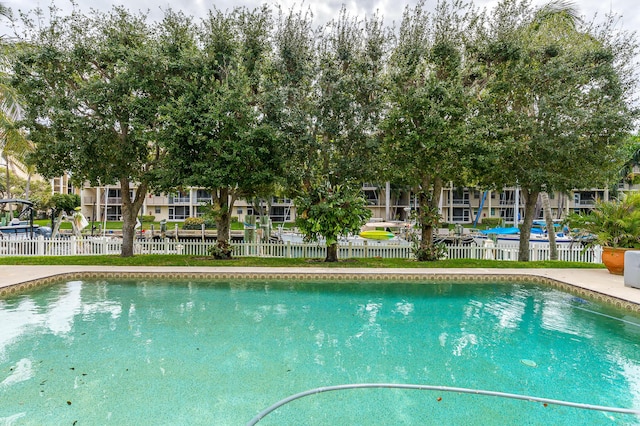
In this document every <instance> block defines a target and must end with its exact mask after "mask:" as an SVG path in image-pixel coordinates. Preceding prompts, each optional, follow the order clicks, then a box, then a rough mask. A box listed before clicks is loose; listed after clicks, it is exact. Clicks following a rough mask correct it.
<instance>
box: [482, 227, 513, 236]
mask: <svg viewBox="0 0 640 426" xmlns="http://www.w3.org/2000/svg"><path fill="white" fill-rule="evenodd" d="M480 233H482V234H485V235H488V234H502V235H512V234H519V233H520V230H519V229H518V228H514V227H511V228H501V227H497V228H491V229H483V230H482V231H480Z"/></svg>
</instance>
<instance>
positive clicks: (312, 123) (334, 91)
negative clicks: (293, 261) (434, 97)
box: [269, 8, 388, 261]
mask: <svg viewBox="0 0 640 426" xmlns="http://www.w3.org/2000/svg"><path fill="white" fill-rule="evenodd" d="M387 43H388V32H387V30H386V29H385V28H384V26H383V25H382V20H381V19H380V18H379V17H377V16H373V17H371V18H366V19H364V21H360V20H358V19H357V18H353V17H351V16H349V14H348V13H347V12H346V9H345V8H343V9H342V10H341V11H340V13H339V15H338V16H337V17H336V19H334V20H332V21H331V22H329V23H327V24H326V25H325V26H323V27H321V28H320V29H319V30H318V31H314V30H313V28H312V21H311V17H310V15H308V14H303V13H299V12H294V11H289V13H288V14H283V13H281V14H280V19H279V21H278V26H277V30H276V37H275V55H274V59H273V64H274V70H275V74H274V76H273V77H274V78H273V79H272V80H271V84H272V90H271V94H272V95H271V97H270V99H271V100H272V102H271V105H272V106H273V109H271V110H269V118H270V119H271V120H273V121H274V122H275V123H276V124H277V125H278V126H279V128H280V129H281V133H282V134H283V137H284V141H286V143H285V144H284V146H285V149H286V150H287V154H288V156H287V170H288V171H289V172H290V173H286V175H285V178H286V184H287V188H288V189H289V193H290V194H291V195H292V196H293V197H297V199H298V201H299V203H301V204H304V206H305V207H304V208H303V209H302V210H301V211H300V212H299V216H298V217H299V220H300V221H301V222H300V228H301V229H303V230H306V231H307V237H308V238H309V239H311V240H316V239H319V238H323V239H325V240H326V243H327V257H326V259H325V260H326V261H337V260H338V256H337V253H338V243H337V237H338V236H340V235H342V236H346V234H348V233H353V232H357V231H358V230H359V229H360V226H361V225H362V224H364V223H365V222H366V219H367V218H366V216H364V215H362V214H361V212H360V211H359V209H358V208H357V206H358V205H360V204H361V203H362V202H363V194H362V192H361V185H362V182H364V181H367V180H369V179H373V178H376V177H377V176H378V175H377V174H376V170H377V167H378V166H379V164H380V162H379V158H378V157H377V153H378V144H377V138H376V133H377V125H378V123H379V121H380V118H381V116H382V113H383V110H384V97H383V89H384V87H383V71H384V64H385V60H386V57H387ZM319 194H332V195H336V194H339V196H338V198H339V199H340V202H337V203H336V204H333V205H334V207H336V208H337V207H338V206H340V209H341V210H335V211H334V213H336V214H335V216H334V217H332V218H329V216H327V215H326V214H325V213H322V212H324V211H325V207H326V205H327V204H326V203H327V202H328V199H327V198H326V197H323V196H319ZM349 197H351V198H350V199H347V198H349ZM314 202H316V203H318V204H317V205H313V206H312V205H309V204H308V203H314ZM298 208H300V206H298ZM316 214H318V215H320V216H318V217H316V216H315V215H316ZM319 220H326V221H327V223H326V224H325V226H322V227H319V225H318V223H319V222H318V221H319ZM340 220H342V222H340ZM358 223H359V225H358Z"/></svg>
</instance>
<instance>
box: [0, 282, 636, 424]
mask: <svg viewBox="0 0 640 426" xmlns="http://www.w3.org/2000/svg"><path fill="white" fill-rule="evenodd" d="M0 324H2V329H1V330H0V371H1V372H2V373H1V375H0V400H2V401H3V403H2V404H0V422H2V421H4V422H5V423H9V424H12V423H11V422H14V424H20V425H32V424H33V425H42V424H56V425H57V424H74V422H76V423H77V424H78V425H82V424H90V425H93V424H118V425H121V424H136V423H137V424H167V425H169V424H196V425H197V424H202V425H204V424H216V425H241V424H245V423H246V422H247V421H249V420H250V419H251V418H252V417H253V416H254V415H255V414H257V413H258V412H259V411H261V410H262V409H264V408H265V407H267V406H269V405H271V404H273V403H274V402H276V401H278V400H280V399H282V398H285V397H287V396H289V395H291V394H294V393H297V392H301V391H304V390H307V389H311V388H315V387H318V386H331V385H340V384H345V383H361V382H369V383H371V382H374V383H375V382H377V383H380V382H388V383H413V384H429V385H441V386H455V387H465V388H475V389H486V390H492V391H501V392H509V393H517V394H527V395H534V396H540V397H547V398H554V399H564V400H569V401H575V402H583V403H589V404H596V405H606V406H617V407H626V408H640V351H639V350H638V349H639V342H640V326H639V324H640V317H639V316H638V314H636V313H629V312H625V311H622V310H617V309H613V308H611V307H608V306H602V305H598V304H596V303H594V302H591V301H588V300H584V299H582V298H579V297H576V296H575V295H571V294H569V293H564V292H562V291H559V290H556V289H552V288H548V287H546V286H542V285H537V284H527V283H523V282H517V283H482V284H477V283H476V284H470V283H456V282H447V283H429V284H426V283H412V282H371V281H366V282H336V281H323V282H320V281H318V282H304V283H299V282H294V281H289V280H287V281H273V280H269V281H265V280H259V279H249V280H238V279H234V280H214V281H201V280H190V281H182V280H163V281H157V280H153V281H151V280H144V279H138V280H115V279H109V280H108V281H107V280H101V279H93V280H91V279H86V280H74V281H64V282H60V283H58V284H55V285H51V286H47V287H45V288H39V289H35V290H33V291H31V292H30V293H29V294H18V295H12V296H8V297H6V298H4V299H3V300H0ZM614 422H615V423H617V424H638V423H640V421H639V420H638V418H636V417H634V416H630V415H623V414H615V413H603V412H598V411H584V410H577V409H572V408H567V407H558V406H551V405H548V406H546V407H545V406H544V405H543V404H539V403H531V402H526V401H513V400H504V399H498V398H495V397H485V396H478V395H463V394H457V393H445V392H432V391H413V390H386V389H358V390H348V391H343V392H334V393H325V394H319V395H315V396H312V397H308V398H305V399H302V400H298V401H294V402H292V403H290V404H288V405H286V406H284V407H282V408H280V409H278V410H277V411H276V412H274V413H272V414H270V415H269V416H267V417H265V418H264V419H263V420H262V421H261V422H260V423H259V424H261V425H262V424H265V425H283V424H394V425H395V424H436V423H440V424H478V425H480V424H482V425H487V424H560V423H565V424H567V423H569V424H611V423H614Z"/></svg>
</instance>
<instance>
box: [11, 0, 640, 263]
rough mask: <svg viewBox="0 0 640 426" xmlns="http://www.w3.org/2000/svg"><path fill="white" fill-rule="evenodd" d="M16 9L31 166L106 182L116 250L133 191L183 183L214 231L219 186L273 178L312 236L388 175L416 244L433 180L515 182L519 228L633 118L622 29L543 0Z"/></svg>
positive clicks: (222, 220) (425, 233) (241, 193)
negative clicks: (385, 11)
mask: <svg viewBox="0 0 640 426" xmlns="http://www.w3.org/2000/svg"><path fill="white" fill-rule="evenodd" d="M54 10H55V9H54ZM29 16H30V15H25V25H26V27H25V28H26V32H25V37H24V39H23V40H22V43H23V46H24V47H23V48H21V49H19V51H18V52H19V54H18V55H17V56H16V58H15V60H13V62H12V74H11V75H12V85H13V87H14V88H15V89H16V90H17V91H18V93H19V94H20V95H21V96H22V102H23V103H24V114H23V117H22V118H23V119H22V121H21V125H22V126H24V129H26V130H27V131H28V132H29V138H30V139H31V140H33V142H34V143H35V144H36V147H37V150H36V152H35V153H34V155H33V156H32V158H33V160H34V161H35V164H36V165H37V167H38V171H39V172H40V173H41V174H43V175H44V176H46V177H53V176H59V175H61V174H63V173H70V174H71V176H72V178H73V179H74V181H75V182H76V183H83V182H85V181H88V182H90V183H91V184H93V185H111V184H117V185H119V187H120V188H121V192H122V198H123V206H122V208H123V209H122V213H123V219H124V226H123V231H124V232H123V233H124V238H125V244H124V245H123V255H132V254H133V236H134V226H135V218H136V215H137V214H138V212H139V210H140V207H141V205H142V203H143V200H144V197H145V195H146V194H147V192H148V191H149V190H152V191H167V192H170V191H177V190H180V189H182V188H184V187H191V186H195V187H202V188H206V189H208V190H209V191H210V192H211V195H212V199H213V203H212V211H214V212H215V213H216V218H217V222H218V223H217V228H218V238H219V240H220V241H222V242H226V240H227V239H228V237H229V221H230V216H231V211H232V208H233V205H234V202H235V200H236V199H237V198H238V197H243V198H253V197H255V196H259V195H264V194H266V193H269V192H270V191H273V188H274V186H275V185H279V186H280V187H282V188H284V192H286V193H287V195H289V196H291V197H299V202H300V203H301V205H303V208H302V210H301V212H306V213H305V214H306V217H307V219H310V220H309V224H310V227H311V228H310V231H309V232H310V234H309V235H310V236H311V237H317V236H318V234H317V233H318V232H320V230H322V232H325V234H323V237H325V238H326V240H327V242H328V243H329V242H330V241H334V240H335V239H336V236H337V235H339V234H340V233H342V232H347V231H349V232H355V231H354V230H355V229H356V228H357V227H356V226H355V223H356V222H357V221H364V220H366V218H365V217H364V215H362V214H360V210H359V207H358V206H359V205H360V204H359V203H360V201H361V198H362V197H361V194H359V193H358V191H359V188H360V185H361V184H362V183H363V182H374V183H382V181H390V182H392V183H393V184H399V185H406V186H409V187H411V188H412V190H413V191H414V193H415V194H417V197H418V201H419V205H418V206H417V212H418V220H419V224H420V225H421V227H422V239H421V248H420V250H419V252H418V253H420V258H421V259H431V258H433V257H434V256H435V254H436V253H437V250H435V249H434V247H433V244H432V234H433V229H434V227H436V226H437V224H438V220H439V211H438V205H439V201H440V194H441V191H442V188H443V187H444V186H445V185H447V184H449V182H454V183H455V184H456V185H480V186H484V187H487V188H489V187H503V186H516V187H519V188H521V189H522V191H523V194H524V195H525V199H526V200H525V205H526V210H525V220H524V225H523V227H522V231H523V232H522V238H521V242H522V244H526V242H527V241H528V232H529V229H530V225H531V220H532V211H533V210H532V209H533V207H534V205H535V202H536V200H537V196H538V194H540V193H543V192H551V191H568V190H571V189H573V188H580V187H592V186H595V185H603V184H605V183H606V182H607V179H611V178H613V176H614V175H615V173H618V172H619V170H620V169H621V168H622V166H623V163H624V162H625V161H627V160H628V156H627V155H626V154H624V153H625V152H628V149H627V148H628V147H627V146H626V145H627V143H628V141H629V138H628V136H629V133H630V132H631V131H632V130H633V125H634V124H635V120H636V118H637V111H636V109H634V107H633V99H632V96H633V93H634V90H635V85H636V83H637V76H636V73H635V70H634V69H633V68H632V64H633V61H632V58H633V57H634V56H635V54H636V53H637V42H636V39H635V36H634V35H633V34H631V33H628V32H625V31H622V30H620V28H618V27H617V26H616V21H615V19H614V17H609V18H608V19H607V20H605V22H604V23H601V24H596V23H594V22H585V21H583V20H582V19H580V18H578V14H577V11H576V9H575V8H574V7H573V5H572V4H570V3H566V2H562V1H555V2H551V3H549V4H547V5H545V6H543V7H539V8H534V7H532V6H531V3H530V2H529V1H528V0H502V1H500V2H499V3H498V5H497V6H496V7H495V8H494V9H492V10H491V11H488V12H485V11H478V10H476V9H475V8H474V7H473V5H472V4H468V3H464V2H463V1H461V0H453V1H448V0H440V1H438V2H437V4H436V6H435V8H434V9H433V10H432V11H429V10H427V7H426V5H425V3H424V2H423V1H420V2H419V3H418V4H417V5H416V6H415V7H412V8H410V7H408V8H406V10H405V13H404V16H403V20H402V22H401V23H400V25H399V27H398V28H397V30H396V29H395V28H389V27H387V26H385V25H384V23H383V20H382V18H381V17H379V16H376V15H374V16H371V17H365V18H364V19H360V18H358V17H353V16H349V14H348V13H347V12H346V9H344V8H343V9H342V10H341V11H340V13H339V14H337V16H336V18H335V19H334V20H332V21H331V22H329V23H327V24H325V25H322V26H320V27H318V28H314V25H313V19H312V17H311V15H310V14H308V13H304V12H302V11H297V10H296V9H291V10H289V11H282V10H281V9H278V13H277V14H276V15H274V14H273V12H272V10H271V9H270V8H269V7H267V6H263V7H261V8H257V9H254V10H250V9H247V8H236V9H233V10H232V11H228V12H221V11H218V10H213V11H210V12H209V14H208V15H206V16H205V17H203V18H202V19H200V20H199V21H196V20H195V19H194V18H192V17H189V16H185V15H184V14H182V13H179V12H174V11H171V10H168V11H166V12H165V15H164V19H163V20H162V21H160V22H154V23H150V22H148V20H147V17H146V16H145V15H144V14H134V13H131V12H129V11H128V10H127V9H125V8H123V7H114V8H113V9H112V10H111V11H109V12H106V13H104V12H98V11H93V12H91V13H90V14H88V15H84V14H82V13H79V12H77V11H76V12H73V13H72V14H71V15H69V16H57V15H56V14H55V13H54V14H53V16H52V18H51V19H50V20H49V21H46V22H45V20H44V19H43V18H42V17H41V16H38V15H37V14H36V15H33V16H32V18H33V20H29ZM0 83H1V82H0ZM0 89H1V87H0ZM351 186H353V187H351ZM134 188H135V191H130V190H132V189H134ZM323 194H324V195H323ZM329 194H330V195H332V196H337V194H339V195H340V197H341V200H342V201H340V203H342V204H341V205H342V206H343V207H344V206H347V205H348V206H355V207H354V209H352V210H350V212H349V214H346V216H344V217H345V222H344V223H342V224H337V223H336V222H334V221H333V219H335V217H334V218H328V216H327V215H326V214H325V213H322V212H324V211H325V210H324V209H325V207H326V205H327V203H328V202H329V197H328V195H329ZM347 198H349V201H348V202H346V201H345V200H346V199H347ZM343 201H345V202H343ZM336 202H337V201H336ZM305 203H307V204H305ZM309 203H311V204H309ZM313 203H316V204H313ZM298 207H299V208H300V206H298ZM347 210H348V209H347ZM316 212H317V213H318V214H319V215H320V216H318V218H316V217H313V215H314V214H316ZM337 216H339V215H337ZM337 216H336V217H337ZM319 217H324V218H325V219H326V220H327V221H328V222H329V223H330V225H327V227H320V228H318V226H319V225H318V220H319ZM520 254H521V259H523V260H524V258H525V257H526V256H527V254H528V250H526V247H525V246H524V245H522V246H521V250H520Z"/></svg>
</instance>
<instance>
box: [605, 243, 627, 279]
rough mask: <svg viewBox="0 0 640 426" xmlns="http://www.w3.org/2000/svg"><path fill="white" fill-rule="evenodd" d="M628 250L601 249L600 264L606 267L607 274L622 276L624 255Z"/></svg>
mask: <svg viewBox="0 0 640 426" xmlns="http://www.w3.org/2000/svg"><path fill="white" fill-rule="evenodd" d="M627 250H631V249H628V248H613V247H603V248H602V263H604V266H606V267H607V269H608V270H609V273H611V274H614V275H624V253H625V252H626V251H627Z"/></svg>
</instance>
